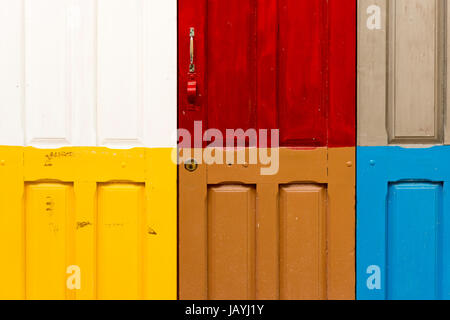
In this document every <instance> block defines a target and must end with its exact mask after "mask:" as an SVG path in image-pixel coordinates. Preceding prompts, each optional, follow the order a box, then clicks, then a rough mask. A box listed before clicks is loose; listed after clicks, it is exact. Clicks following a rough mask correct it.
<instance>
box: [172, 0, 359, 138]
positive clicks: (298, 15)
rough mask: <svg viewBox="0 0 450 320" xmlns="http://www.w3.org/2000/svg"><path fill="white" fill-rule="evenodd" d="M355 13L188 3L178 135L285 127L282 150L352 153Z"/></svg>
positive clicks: (289, 3) (344, 5) (303, 6)
mask: <svg viewBox="0 0 450 320" xmlns="http://www.w3.org/2000/svg"><path fill="white" fill-rule="evenodd" d="M355 11H356V1H354V0H329V1H326V0H315V1H311V0H226V1H225V0H191V1H188V0H180V1H179V79H180V83H179V126H180V128H185V129H188V130H190V131H191V133H192V134H193V123H194V121H196V120H198V121H200V120H201V121H202V122H203V129H204V130H205V129H209V128H215V129H219V130H221V131H222V133H223V136H224V137H225V136H226V134H225V133H226V132H225V131H226V129H244V130H247V129H250V128H254V129H280V144H281V146H293V147H320V146H337V147H339V146H353V145H354V144H355V133H354V131H355V130H354V124H355V116H354V111H355V98H354V92H355V67H354V66H355V43H356V35H355V28H356V24H355ZM192 28H193V29H194V31H195V36H194V37H193V38H192V39H193V40H192V44H193V46H191V37H190V32H191V29H192ZM191 48H193V49H194V50H193V52H194V58H193V64H195V70H193V69H192V67H191V69H190V66H191V63H190V56H191V55H190V54H191ZM188 82H190V83H191V86H192V84H194V85H195V89H196V91H195V95H192V93H191V95H190V96H189V95H188V85H187V84H188ZM191 92H192V91H191ZM186 147H187V146H186ZM197 147H199V146H197Z"/></svg>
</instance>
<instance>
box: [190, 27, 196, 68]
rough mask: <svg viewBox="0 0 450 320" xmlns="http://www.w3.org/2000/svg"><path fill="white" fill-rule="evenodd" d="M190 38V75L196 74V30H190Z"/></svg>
mask: <svg viewBox="0 0 450 320" xmlns="http://www.w3.org/2000/svg"><path fill="white" fill-rule="evenodd" d="M189 37H190V46H189V51H190V55H189V58H190V64H189V72H190V73H194V72H195V64H194V37H195V29H194V28H191V29H190V31H189Z"/></svg>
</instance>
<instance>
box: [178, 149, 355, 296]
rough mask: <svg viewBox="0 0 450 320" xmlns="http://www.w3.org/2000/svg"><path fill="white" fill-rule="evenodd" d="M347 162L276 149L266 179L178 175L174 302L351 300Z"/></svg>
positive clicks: (349, 154)
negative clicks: (273, 169)
mask: <svg viewBox="0 0 450 320" xmlns="http://www.w3.org/2000/svg"><path fill="white" fill-rule="evenodd" d="M183 151H184V150H183ZM199 151H201V149H199ZM354 153H355V149H354V148H332V149H327V148H316V149H311V150H292V149H288V148H281V149H280V170H279V172H278V173H277V174H275V175H273V176H263V175H260V168H261V165H251V164H250V165H241V164H235V165H227V164H223V165H216V164H215V165H205V164H201V165H199V167H198V168H197V169H196V170H195V171H193V172H189V171H188V170H186V169H185V168H184V167H183V166H180V169H179V176H180V181H182V183H180V185H179V281H180V282H179V292H180V298H181V299H184V300H186V299H293V300H296V299H354V294H355V274H354V268H355V267H354V263H355V260H354V259H355V257H354V254H355V220H354V218H355V217H354V216H355V214H354V207H355V203H354V201H355V194H354V192H355V180H354V179H355V168H354V161H355V154H354Z"/></svg>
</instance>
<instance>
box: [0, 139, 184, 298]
mask: <svg viewBox="0 0 450 320" xmlns="http://www.w3.org/2000/svg"><path fill="white" fill-rule="evenodd" d="M176 200H177V199H176V165H175V164H173V163H172V162H171V150H170V149H165V148H164V149H144V148H142V149H131V150H111V149H106V148H87V147H80V148H62V149H52V150H42V149H34V148H32V147H27V148H23V147H1V148H0V213H1V214H0V252H1V257H2V263H0V283H1V286H0V298H2V299H176V297H177V244H176V243H177V211H176V210H177V206H176ZM69 266H77V267H79V268H80V275H81V277H80V280H81V282H80V283H81V287H80V288H79V289H73V288H69V287H67V285H66V284H67V279H68V277H69V276H70V274H68V273H67V268H68V267H69Z"/></svg>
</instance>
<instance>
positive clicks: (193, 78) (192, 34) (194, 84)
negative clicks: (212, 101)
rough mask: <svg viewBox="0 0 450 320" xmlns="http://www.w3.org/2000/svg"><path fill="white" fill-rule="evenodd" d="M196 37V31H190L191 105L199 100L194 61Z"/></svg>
mask: <svg viewBox="0 0 450 320" xmlns="http://www.w3.org/2000/svg"><path fill="white" fill-rule="evenodd" d="M194 37H195V29H194V28H190V29H189V38H190V40H189V73H188V81H187V98H188V102H189V104H190V105H195V100H196V98H197V80H196V75H195V61H194Z"/></svg>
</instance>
